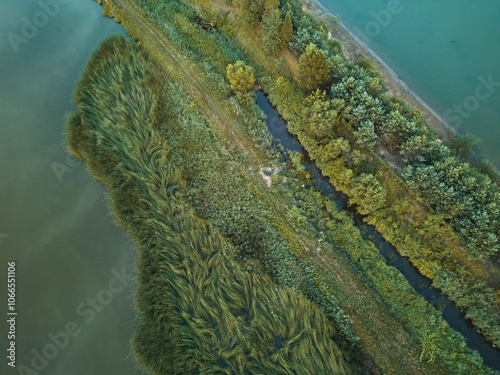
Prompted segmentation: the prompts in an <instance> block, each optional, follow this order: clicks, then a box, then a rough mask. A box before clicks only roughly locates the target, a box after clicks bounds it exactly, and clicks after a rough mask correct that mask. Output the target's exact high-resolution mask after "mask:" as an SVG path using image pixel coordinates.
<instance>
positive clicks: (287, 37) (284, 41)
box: [281, 11, 293, 49]
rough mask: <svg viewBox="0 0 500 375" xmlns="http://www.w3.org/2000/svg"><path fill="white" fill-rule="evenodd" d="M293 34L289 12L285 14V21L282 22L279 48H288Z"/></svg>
mask: <svg viewBox="0 0 500 375" xmlns="http://www.w3.org/2000/svg"><path fill="white" fill-rule="evenodd" d="M292 33H293V23H292V15H291V14H290V11H288V12H286V15H285V20H284V21H283V25H282V26H281V47H282V48H283V49H285V48H288V43H290V41H291V40H292Z"/></svg>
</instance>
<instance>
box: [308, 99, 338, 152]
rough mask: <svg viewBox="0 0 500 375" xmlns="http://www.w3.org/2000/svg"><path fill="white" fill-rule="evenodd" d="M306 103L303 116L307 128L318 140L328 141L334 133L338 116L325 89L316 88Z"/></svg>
mask: <svg viewBox="0 0 500 375" xmlns="http://www.w3.org/2000/svg"><path fill="white" fill-rule="evenodd" d="M305 104H306V106H305V108H304V114H303V116H304V123H305V124H306V126H307V130H308V131H309V133H310V134H311V135H313V136H314V137H315V138H316V139H317V140H318V141H320V142H323V141H326V142H328V141H329V140H330V139H331V138H332V137H333V135H334V132H333V128H334V125H335V119H336V117H337V112H336V111H335V110H334V108H333V106H332V102H331V100H330V99H328V98H327V97H326V92H325V91H320V90H316V91H315V92H314V93H312V94H311V95H309V96H308V97H307V98H306V99H305ZM326 142H325V143H326Z"/></svg>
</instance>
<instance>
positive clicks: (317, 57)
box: [297, 43, 328, 91]
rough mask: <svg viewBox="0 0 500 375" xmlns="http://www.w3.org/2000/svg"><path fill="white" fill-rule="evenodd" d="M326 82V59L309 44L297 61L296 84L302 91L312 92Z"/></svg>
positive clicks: (316, 48) (318, 50)
mask: <svg viewBox="0 0 500 375" xmlns="http://www.w3.org/2000/svg"><path fill="white" fill-rule="evenodd" d="M327 82H328V59H327V58H326V55H325V53H324V52H323V51H322V50H320V49H319V48H318V47H316V45H315V44H313V43H311V44H309V45H308V46H307V48H306V51H305V52H304V53H303V54H302V56H300V59H299V72H298V74H297V84H298V85H299V87H300V88H301V89H302V90H306V91H313V90H316V89H318V88H319V87H320V86H321V85H324V84H325V83H327Z"/></svg>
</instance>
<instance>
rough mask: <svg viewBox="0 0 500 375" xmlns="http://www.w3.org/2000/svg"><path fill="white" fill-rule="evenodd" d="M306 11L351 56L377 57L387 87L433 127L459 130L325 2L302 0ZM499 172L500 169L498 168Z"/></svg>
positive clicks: (441, 132)
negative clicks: (329, 30) (323, 23)
mask: <svg viewBox="0 0 500 375" xmlns="http://www.w3.org/2000/svg"><path fill="white" fill-rule="evenodd" d="M302 3H303V4H304V6H303V9H304V11H306V12H308V13H310V14H312V15H314V16H315V17H316V18H317V19H319V20H321V21H324V22H325V23H326V24H327V25H328V26H329V27H330V29H331V34H332V39H334V40H338V41H339V42H340V43H341V44H342V51H343V52H344V55H345V57H346V59H347V60H349V61H351V62H356V61H359V60H361V59H370V60H371V61H373V63H374V66H375V68H376V70H377V71H378V72H379V73H380V74H381V76H382V77H383V78H384V81H385V84H386V87H387V90H388V91H389V92H390V93H391V95H393V96H394V97H395V98H397V99H400V100H402V101H404V102H405V103H408V104H409V105H410V106H411V107H413V108H415V109H416V110H418V111H419V112H420V113H421V114H422V117H423V118H424V119H425V121H426V122H427V124H428V125H429V127H430V128H431V129H432V130H434V132H435V133H436V134H437V135H438V137H440V138H441V139H443V140H448V139H450V137H451V136H452V135H456V134H458V133H457V131H456V130H455V129H454V128H453V127H452V126H451V125H450V124H449V123H448V122H447V121H446V120H445V119H444V118H443V117H442V116H441V115H439V114H438V113H437V112H436V111H435V110H434V109H433V108H432V107H431V106H430V105H429V104H427V103H426V102H425V101H424V100H423V99H422V98H420V97H419V96H418V95H417V93H415V92H414V91H413V90H412V89H410V88H409V87H408V85H407V84H406V83H405V82H403V81H402V80H401V79H399V77H398V75H397V74H396V73H395V72H394V71H393V70H392V69H391V68H390V67H389V65H387V64H386V63H385V62H384V61H383V60H382V59H381V58H380V57H379V56H378V55H377V54H376V53H375V52H374V51H373V50H372V49H370V47H368V46H367V45H366V44H365V43H364V42H363V41H362V40H361V39H359V38H358V37H357V36H356V35H355V34H354V33H353V32H352V31H351V30H349V29H348V28H347V26H345V25H344V24H343V23H342V21H341V20H340V19H338V18H337V17H336V16H335V15H333V14H332V13H331V11H330V10H328V9H327V8H326V7H325V6H324V5H323V4H321V3H320V2H319V1H317V0H302ZM474 157H475V158H476V159H478V160H480V161H486V159H485V157H484V156H483V155H480V154H477V153H475V152H474ZM496 171H497V173H498V169H497V170H496Z"/></svg>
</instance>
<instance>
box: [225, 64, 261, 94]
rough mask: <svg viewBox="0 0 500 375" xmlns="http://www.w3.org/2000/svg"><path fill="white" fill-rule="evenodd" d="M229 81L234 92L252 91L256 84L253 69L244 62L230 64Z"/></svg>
mask: <svg viewBox="0 0 500 375" xmlns="http://www.w3.org/2000/svg"><path fill="white" fill-rule="evenodd" d="M226 73H227V79H228V80H229V84H230V85H231V89H232V90H233V91H248V90H251V89H252V87H253V84H254V82H255V78H254V75H253V69H252V68H251V67H250V66H248V65H245V63H244V62H243V61H237V62H236V63H235V64H229V65H228V66H227V68H226Z"/></svg>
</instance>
